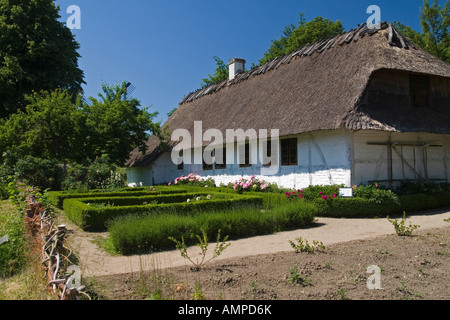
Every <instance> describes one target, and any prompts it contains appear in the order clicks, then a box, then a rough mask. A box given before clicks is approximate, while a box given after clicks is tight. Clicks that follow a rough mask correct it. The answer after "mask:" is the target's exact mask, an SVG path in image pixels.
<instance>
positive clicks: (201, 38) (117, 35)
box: [55, 0, 423, 122]
mask: <svg viewBox="0 0 450 320" xmlns="http://www.w3.org/2000/svg"><path fill="white" fill-rule="evenodd" d="M55 2H56V4H58V5H60V8H61V12H60V15H61V21H64V22H65V21H66V20H67V19H68V18H69V16H70V14H68V13H66V10H67V8H68V7H69V6H70V5H77V6H79V8H80V9H81V29H80V30H76V29H74V30H72V32H73V33H74V35H75V37H76V40H77V41H78V42H79V43H80V46H81V48H80V51H79V53H80V54H81V56H82V57H81V59H80V60H79V66H80V68H81V69H82V70H83V71H84V75H85V81H86V82H87V84H86V85H85V86H84V90H85V96H88V97H89V96H97V94H98V93H99V92H101V84H102V82H104V83H107V84H117V83H121V82H122V81H130V82H131V83H132V84H133V85H134V86H135V87H136V89H135V91H134V92H133V97H135V98H136V99H138V100H140V101H141V104H142V106H146V107H148V106H150V107H151V108H150V110H151V111H158V112H159V113H160V115H159V116H158V119H157V120H161V121H163V122H164V121H165V120H166V119H167V116H166V114H167V112H169V111H170V110H172V109H173V108H175V107H177V106H178V103H179V102H180V101H181V100H182V98H183V97H184V96H185V95H187V94H189V93H190V92H192V91H195V90H197V89H199V88H200V87H201V85H200V84H201V79H203V78H206V77H207V76H208V74H213V73H214V70H215V67H216V65H215V61H214V59H213V56H218V57H220V58H221V59H223V60H224V61H225V62H228V59H231V58H243V59H246V60H247V67H250V66H251V64H252V63H257V62H258V60H259V59H260V58H261V57H262V56H263V54H264V52H265V51H266V50H267V49H268V48H269V46H270V42H271V40H273V39H276V38H279V37H280V36H281V31H282V30H283V29H284V27H285V26H286V25H288V24H290V23H293V24H296V25H297V24H298V20H299V13H300V12H304V13H305V18H306V20H308V21H309V20H312V19H314V18H315V17H318V16H321V17H324V18H329V19H331V20H333V21H336V20H341V22H342V23H343V25H344V28H345V29H346V30H350V29H352V28H355V27H356V26H357V25H358V24H361V23H363V22H365V21H366V20H367V19H368V18H369V16H370V15H369V14H367V13H366V10H367V8H368V6H370V5H378V6H379V7H380V8H381V20H382V21H388V22H393V21H400V22H402V23H404V24H406V25H408V26H410V27H412V28H413V29H415V30H418V31H420V21H419V10H420V7H421V6H422V4H423V1H422V0H396V1H387V0H370V1H367V0H359V1H358V0H340V1H337V0H278V1H273V0H271V1H269V0H239V1H238V0H228V1H214V0H189V1H188V0H164V1H162V0H160V1H154V0H128V1H124V0H57V1H55Z"/></svg>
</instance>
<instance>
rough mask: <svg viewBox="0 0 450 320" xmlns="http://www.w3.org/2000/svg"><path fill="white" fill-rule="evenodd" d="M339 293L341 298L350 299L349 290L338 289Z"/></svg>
mask: <svg viewBox="0 0 450 320" xmlns="http://www.w3.org/2000/svg"><path fill="white" fill-rule="evenodd" d="M337 293H338V294H339V296H340V298H341V300H348V297H347V290H345V289H339V290H338V291H337Z"/></svg>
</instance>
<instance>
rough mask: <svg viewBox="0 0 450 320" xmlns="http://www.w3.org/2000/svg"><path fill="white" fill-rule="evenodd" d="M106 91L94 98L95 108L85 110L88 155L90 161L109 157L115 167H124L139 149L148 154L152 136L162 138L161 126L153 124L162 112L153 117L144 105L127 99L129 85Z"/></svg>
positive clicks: (89, 106) (104, 88)
mask: <svg viewBox="0 0 450 320" xmlns="http://www.w3.org/2000/svg"><path fill="white" fill-rule="evenodd" d="M102 87H103V93H101V94H99V99H96V98H92V97H91V98H90V101H91V104H90V105H85V106H84V109H85V113H86V124H85V127H86V131H87V132H86V134H85V136H84V140H85V153H86V155H88V157H89V158H90V159H96V158H98V157H100V156H102V155H104V154H107V155H108V156H109V158H110V159H111V161H112V163H114V164H117V165H123V164H124V162H125V161H126V160H127V159H128V157H129V153H130V152H131V151H132V150H133V149H135V148H136V147H139V148H140V150H141V151H145V150H146V144H145V142H146V141H147V139H148V137H149V135H150V134H155V135H157V136H159V137H160V138H161V131H162V130H161V127H160V122H157V123H153V119H154V118H155V117H156V116H157V115H158V112H153V113H150V112H149V108H142V107H141V105H140V101H138V100H137V99H134V98H131V97H128V96H126V90H127V87H126V82H123V83H122V84H121V85H112V86H110V85H105V84H103V86H102Z"/></svg>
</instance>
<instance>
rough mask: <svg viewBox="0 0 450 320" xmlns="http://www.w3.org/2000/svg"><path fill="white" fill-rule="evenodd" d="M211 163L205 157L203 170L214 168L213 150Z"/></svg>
mask: <svg viewBox="0 0 450 320" xmlns="http://www.w3.org/2000/svg"><path fill="white" fill-rule="evenodd" d="M211 162H212V163H211V164H208V163H206V161H205V158H204V157H203V170H204V171H208V170H212V169H213V164H214V151H212V152H211Z"/></svg>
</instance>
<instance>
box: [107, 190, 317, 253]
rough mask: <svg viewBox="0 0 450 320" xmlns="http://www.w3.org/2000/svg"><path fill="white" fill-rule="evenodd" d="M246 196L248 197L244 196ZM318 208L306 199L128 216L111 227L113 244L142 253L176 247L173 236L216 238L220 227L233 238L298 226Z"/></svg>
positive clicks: (123, 250) (190, 239)
mask: <svg viewBox="0 0 450 320" xmlns="http://www.w3.org/2000/svg"><path fill="white" fill-rule="evenodd" d="M242 197H244V196H242ZM314 216H315V207H314V205H313V204H311V203H307V202H304V201H297V202H290V203H289V204H286V205H285V206H281V207H277V208H274V209H271V210H261V209H260V208H246V209H232V210H213V211H209V212H207V213H205V212H203V213H202V212H200V213H197V214H195V215H190V216H180V215H170V214H164V215H160V216H156V217H145V216H140V217H139V216H128V217H124V218H120V219H118V220H116V221H114V223H112V224H111V225H110V227H109V229H108V231H109V241H110V243H111V244H112V247H113V248H114V249H115V250H116V251H117V252H119V253H121V254H125V255H127V254H139V253H145V252H149V251H152V250H162V249H174V248H175V244H174V243H173V242H172V241H171V240H169V237H175V238H176V239H178V240H181V237H184V239H185V242H186V244H188V245H190V244H194V243H196V242H197V239H196V238H195V235H201V232H202V230H203V231H205V232H206V234H207V235H208V238H209V239H216V237H217V233H218V230H221V235H222V237H224V236H229V237H230V239H233V238H240V237H249V236H256V235H263V234H271V233H274V232H279V231H284V230H291V229H298V228H301V227H304V226H306V225H308V224H310V223H311V222H313V221H314Z"/></svg>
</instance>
